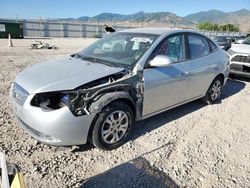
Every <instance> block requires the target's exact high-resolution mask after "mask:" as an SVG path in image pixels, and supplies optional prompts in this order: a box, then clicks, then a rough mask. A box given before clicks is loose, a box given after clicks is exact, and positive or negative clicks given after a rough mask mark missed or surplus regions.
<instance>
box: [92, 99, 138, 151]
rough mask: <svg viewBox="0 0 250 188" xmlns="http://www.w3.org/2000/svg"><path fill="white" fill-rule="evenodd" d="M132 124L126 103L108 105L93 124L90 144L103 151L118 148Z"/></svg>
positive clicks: (129, 110)
mask: <svg viewBox="0 0 250 188" xmlns="http://www.w3.org/2000/svg"><path fill="white" fill-rule="evenodd" d="M133 122H134V121H133V113H132V110H131V108H130V107H129V106H128V105H127V104H126V103H123V102H113V103H110V104H109V105H107V106H106V107H105V108H103V109H102V111H101V112H100V113H99V115H98V117H97V119H96V121H95V123H94V128H93V131H92V136H91V142H92V144H93V145H94V146H95V147H97V148H100V149H104V150H112V149H115V148H118V147H119V146H121V145H122V144H123V143H124V142H125V141H126V138H127V136H128V134H129V132H130V130H131V126H132V124H133Z"/></svg>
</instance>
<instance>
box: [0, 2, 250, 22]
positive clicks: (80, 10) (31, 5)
mask: <svg viewBox="0 0 250 188" xmlns="http://www.w3.org/2000/svg"><path fill="white" fill-rule="evenodd" d="M1 1H2V2H1V3H0V18H16V17H17V18H18V19H39V18H78V17H81V16H95V15H97V14H100V13H103V12H110V13H119V14H132V13H136V12H139V11H144V12H172V13H175V14H177V15H178V16H186V15H188V14H190V13H195V12H199V11H207V10H211V9H218V10H222V11H225V12H232V11H237V10H239V9H242V8H245V9H250V0H106V1H104V0H1Z"/></svg>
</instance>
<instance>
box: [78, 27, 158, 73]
mask: <svg viewBox="0 0 250 188" xmlns="http://www.w3.org/2000/svg"><path fill="white" fill-rule="evenodd" d="M157 37H158V35H153V34H141V33H125V32H124V33H122V32H117V33H114V34H109V35H107V36H106V37H104V38H102V39H100V40H98V41H96V42H95V43H94V44H92V45H90V46H89V47H87V48H85V49H84V50H82V51H81V52H80V53H78V54H76V56H75V57H78V58H82V59H86V60H88V61H92V62H100V63H104V64H108V65H110V66H121V67H127V68H129V67H132V66H133V65H134V64H135V63H136V62H137V61H138V60H139V59H140V58H141V56H142V55H143V54H144V53H145V52H146V51H147V50H148V49H149V48H150V47H151V45H152V44H153V42H154V41H155V39H156V38H157Z"/></svg>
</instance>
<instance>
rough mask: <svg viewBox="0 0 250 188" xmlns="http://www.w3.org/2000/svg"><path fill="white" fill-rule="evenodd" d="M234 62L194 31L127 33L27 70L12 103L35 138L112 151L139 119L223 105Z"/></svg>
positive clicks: (16, 85)
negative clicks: (193, 105) (192, 106)
mask: <svg viewBox="0 0 250 188" xmlns="http://www.w3.org/2000/svg"><path fill="white" fill-rule="evenodd" d="M116 44H119V45H116ZM117 46H119V47H117ZM229 60H230V59H229V55H228V54H227V53H226V52H225V51H223V50H222V49H220V48H219V47H218V46H217V45H216V44H215V43H214V42H213V41H212V40H210V39H209V38H208V37H206V36H204V35H202V34H200V33H198V32H195V31H192V30H177V29H165V28H141V29H129V30H124V31H120V32H115V33H112V34H109V35H107V36H106V37H104V38H102V39H100V40H98V41H96V42H95V43H93V44H92V45H90V46H89V47H87V48H86V49H84V50H82V51H81V52H79V53H76V54H73V55H72V56H71V57H68V58H64V59H61V60H51V61H47V62H43V63H39V64H35V65H33V66H31V67H29V68H27V69H26V70H24V71H22V72H21V73H20V74H19V75H18V76H17V77H16V79H15V82H14V83H13V85H12V87H11V92H10V93H11V96H10V98H11V103H12V106H13V109H14V112H15V114H16V116H17V119H18V120H19V122H20V125H21V126H22V127H23V128H24V129H25V130H26V131H27V132H28V133H30V134H31V135H32V136H33V137H34V138H36V139H37V140H39V141H41V142H44V143H47V144H51V145H64V146H65V145H80V144H85V143H86V142H87V141H89V142H91V143H92V144H93V145H94V146H96V147H98V148H101V149H107V150H111V149H114V148H117V147H119V146H121V145H122V144H123V143H124V142H125V140H126V138H127V136H128V135H129V133H130V130H131V127H132V126H133V124H134V122H135V121H139V120H143V119H145V118H148V117H151V116H153V115H155V114H158V113H161V112H163V111H165V110H168V109H171V108H174V107H177V106H180V105H182V104H185V103H188V102H190V101H193V100H196V99H202V101H203V102H204V103H206V104H212V103H215V102H216V101H218V100H219V99H220V95H221V92H222V88H223V86H224V85H225V83H226V80H227V77H228V74H229Z"/></svg>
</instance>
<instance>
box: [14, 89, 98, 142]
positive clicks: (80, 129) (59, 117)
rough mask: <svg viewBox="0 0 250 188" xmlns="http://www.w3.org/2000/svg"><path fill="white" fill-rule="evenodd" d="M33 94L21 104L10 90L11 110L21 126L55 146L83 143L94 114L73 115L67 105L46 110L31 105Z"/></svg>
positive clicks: (40, 139)
mask: <svg viewBox="0 0 250 188" xmlns="http://www.w3.org/2000/svg"><path fill="white" fill-rule="evenodd" d="M33 97H34V95H29V96H28V97H27V99H26V101H25V102H24V104H23V105H22V106H20V105H19V104H17V103H16V101H15V100H14V98H13V96H12V87H11V91H10V101H11V104H12V107H13V111H14V113H15V115H16V117H17V119H18V120H19V122H20V125H21V127H22V128H23V129H24V130H25V131H27V132H28V133H29V134H30V135H31V136H32V137H34V138H35V139H37V140H39V141H41V142H43V143H46V144H49V145H57V146H69V145H80V144H85V143H86V142H87V138H88V132H89V128H90V125H91V123H92V121H93V119H94V117H95V114H90V115H84V116H78V117H76V116H74V115H73V114H72V113H71V111H70V110H69V108H68V107H66V106H65V107H63V108H60V109H57V110H51V111H46V110H43V109H41V108H39V107H35V106H31V105H30V101H31V100H32V98H33Z"/></svg>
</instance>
